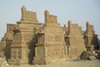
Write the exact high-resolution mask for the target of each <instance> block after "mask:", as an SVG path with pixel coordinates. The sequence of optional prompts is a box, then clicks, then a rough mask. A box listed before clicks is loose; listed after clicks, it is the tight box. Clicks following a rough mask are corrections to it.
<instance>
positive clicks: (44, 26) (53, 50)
mask: <svg viewBox="0 0 100 67" xmlns="http://www.w3.org/2000/svg"><path fill="white" fill-rule="evenodd" d="M21 11H22V17H21V20H20V21H18V22H16V23H17V24H7V33H5V36H4V37H3V38H2V40H1V42H0V54H1V55H5V56H6V58H7V61H8V63H9V64H14V65H21V64H26V63H34V64H35V63H36V64H48V63H51V62H54V61H59V60H71V59H75V58H77V57H78V56H79V55H80V54H81V53H82V52H83V51H86V50H89V51H90V50H96V49H99V48H98V46H99V45H98V38H97V35H96V34H95V32H94V30H93V26H92V25H89V22H87V23H86V26H87V27H86V31H85V32H83V31H82V27H80V26H78V24H73V23H72V22H71V21H70V20H69V21H68V27H66V25H64V27H61V26H60V24H59V23H58V21H57V16H54V15H50V14H49V11H48V10H46V11H45V13H44V15H45V23H40V22H38V20H37V16H36V12H31V11H27V10H26V8H25V6H22V8H21Z"/></svg>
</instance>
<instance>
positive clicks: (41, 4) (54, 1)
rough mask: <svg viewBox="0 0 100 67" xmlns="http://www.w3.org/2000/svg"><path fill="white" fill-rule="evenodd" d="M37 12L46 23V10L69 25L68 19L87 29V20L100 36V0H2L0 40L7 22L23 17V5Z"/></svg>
mask: <svg viewBox="0 0 100 67" xmlns="http://www.w3.org/2000/svg"><path fill="white" fill-rule="evenodd" d="M23 5H25V7H26V9H27V10H28V11H34V12H37V19H38V21H39V22H42V23H44V11H45V10H48V11H49V13H50V14H52V15H56V16H58V23H60V24H61V26H63V25H64V24H66V26H68V20H71V21H72V23H78V25H79V26H82V30H86V22H87V21H89V23H90V24H91V25H94V30H95V33H96V34H98V35H99V36H98V38H100V0H0V40H1V38H2V37H4V34H5V33H6V31H7V29H6V28H7V24H8V23H10V24H16V21H20V19H21V7H22V6H23Z"/></svg>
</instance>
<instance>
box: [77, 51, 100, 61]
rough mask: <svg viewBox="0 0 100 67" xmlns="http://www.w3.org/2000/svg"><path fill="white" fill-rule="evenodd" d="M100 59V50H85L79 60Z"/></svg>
mask: <svg viewBox="0 0 100 67" xmlns="http://www.w3.org/2000/svg"><path fill="white" fill-rule="evenodd" d="M94 59H100V50H95V51H83V52H82V53H81V55H80V56H79V57H78V58H77V60H94Z"/></svg>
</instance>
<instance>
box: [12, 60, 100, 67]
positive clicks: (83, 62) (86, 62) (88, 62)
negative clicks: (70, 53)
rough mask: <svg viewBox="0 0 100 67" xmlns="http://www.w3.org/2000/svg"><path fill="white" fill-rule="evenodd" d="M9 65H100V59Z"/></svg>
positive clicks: (55, 66)
mask: <svg viewBox="0 0 100 67" xmlns="http://www.w3.org/2000/svg"><path fill="white" fill-rule="evenodd" d="M10 67H100V60H99V59H95V60H79V61H76V60H70V61H56V62H53V63H49V64H47V65H43V64H42V65H38V64H24V65H21V66H14V65H10Z"/></svg>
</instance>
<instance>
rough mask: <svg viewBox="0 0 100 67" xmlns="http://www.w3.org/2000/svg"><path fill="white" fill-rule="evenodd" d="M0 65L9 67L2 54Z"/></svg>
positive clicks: (0, 66)
mask: <svg viewBox="0 0 100 67" xmlns="http://www.w3.org/2000/svg"><path fill="white" fill-rule="evenodd" d="M0 67H10V66H9V64H8V63H7V61H6V58H5V56H3V55H0Z"/></svg>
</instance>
